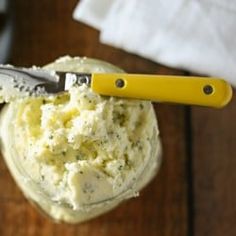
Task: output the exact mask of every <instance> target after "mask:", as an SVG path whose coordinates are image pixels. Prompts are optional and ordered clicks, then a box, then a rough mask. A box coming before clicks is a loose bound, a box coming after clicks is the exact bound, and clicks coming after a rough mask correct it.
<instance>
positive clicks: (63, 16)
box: [0, 0, 236, 236]
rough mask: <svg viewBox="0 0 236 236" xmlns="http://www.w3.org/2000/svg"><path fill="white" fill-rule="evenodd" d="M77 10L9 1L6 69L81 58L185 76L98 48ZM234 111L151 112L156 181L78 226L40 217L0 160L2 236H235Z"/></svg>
mask: <svg viewBox="0 0 236 236" xmlns="http://www.w3.org/2000/svg"><path fill="white" fill-rule="evenodd" d="M77 2H78V1H77V0H68V1H59V0H50V1H48V0H41V1H34V0H33V1H25V0H15V1H14V2H13V3H14V6H13V9H14V12H15V30H14V33H15V34H14V41H13V45H12V54H11V60H10V62H11V63H13V64H15V65H20V66H30V65H33V64H35V65H44V64H47V63H49V62H51V61H53V60H54V59H56V58H57V57H59V56H63V55H67V54H69V55H72V56H84V55H85V56H87V57H93V58H99V59H103V60H106V61H109V62H111V63H113V64H115V65H117V66H120V67H122V68H124V69H125V70H126V71H128V72H136V73H157V74H184V73H185V72H184V71H181V70H175V69H171V68H168V67H165V66H161V65H159V64H156V63H154V62H151V61H149V60H145V59H143V58H141V57H138V56H135V55H133V54H129V53H125V52H124V51H122V50H119V49H115V48H112V47H109V46H105V45H102V44H100V43H99V33H98V32H97V31H96V30H94V29H92V28H89V27H87V26H85V25H83V24H81V23H78V22H76V21H74V20H73V19H72V11H73V9H74V7H75V5H76V3H77ZM144 46H145V45H144ZM235 105H236V99H235V98H234V101H233V102H232V103H231V105H230V106H228V107H227V108H225V109H223V110H213V109H206V108H187V107H184V106H180V105H175V106H174V105H166V104H157V105H155V110H156V113H157V117H158V120H159V126H160V130H161V137H162V143H163V163H162V166H161V169H160V172H159V174H158V175H157V176H156V178H155V179H154V180H153V181H152V182H151V184H150V185H148V186H147V187H146V188H145V189H144V190H143V191H142V192H141V195H140V197H139V198H136V199H133V200H128V201H126V202H124V203H123V204H121V205H120V206H119V207H118V208H116V209H115V210H113V211H111V212H109V213H107V214H105V215H103V216H101V217H98V218H96V219H94V220H91V221H89V222H86V223H83V224H78V225H68V224H55V223H53V222H51V221H50V220H48V219H46V218H45V217H43V216H42V215H41V214H40V213H39V212H38V211H37V210H36V209H35V208H34V207H32V206H31V205H30V204H29V202H28V201H27V200H26V199H25V198H24V197H23V195H22V193H21V192H20V190H19V189H18V187H17V186H16V184H15V183H14V181H13V179H12V177H11V176H10V174H9V172H8V170H7V167H6V165H5V164H4V161H3V160H2V158H0V236H13V235H14V236H15V235H17V236H41V235H58V236H60V235H63V236H67V235H83V236H88V235H89V236H108V235H109V236H110V235H113V236H123V235H124V236H126V235H137V236H138V235H150V236H152V235H158V236H186V235H191V236H192V235H197V236H198V235H199V236H204V235H208V236H211V235H212V236H213V235H214V236H218V235H226V236H234V235H236V226H235V221H236V190H235V187H234V186H235V183H236V174H235V171H234V168H236V159H235V158H234V157H235V150H236V125H235V117H236V110H235Z"/></svg>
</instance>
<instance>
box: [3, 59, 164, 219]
mask: <svg viewBox="0 0 236 236" xmlns="http://www.w3.org/2000/svg"><path fill="white" fill-rule="evenodd" d="M44 69H45V70H56V71H66V72H87V73H110V72H114V73H123V71H122V70H121V69H119V68H117V67H115V66H113V65H111V64H109V63H106V62H103V61H100V60H95V59H88V58H71V57H68V56H67V57H63V58H61V59H58V60H57V61H55V62H54V63H51V64H49V65H47V66H45V67H44ZM104 99H105V98H104ZM117 101H118V102H119V99H117ZM130 102H131V104H132V101H131V100H130ZM142 104H147V107H150V109H151V110H150V109H149V110H150V111H149V112H150V117H151V118H150V119H151V120H152V122H154V123H155V124H154V123H152V124H154V125H153V127H152V128H153V130H152V131H150V132H152V136H151V137H150V138H148V137H147V140H146V141H145V145H146V146H147V147H149V149H148V150H147V152H146V153H149V154H147V155H148V156H147V157H141V158H144V159H143V160H144V161H143V162H142V164H139V166H137V169H135V171H136V170H137V171H136V172H135V175H134V176H132V179H131V178H129V175H128V174H127V176H128V177H127V178H126V177H124V176H125V174H124V173H128V172H129V171H133V172H134V170H133V169H132V168H131V167H129V168H130V170H129V171H127V170H126V172H122V173H123V175H124V176H123V178H126V179H125V181H124V182H125V185H124V187H123V189H122V188H121V189H120V190H119V191H118V190H117V192H116V194H115V195H111V196H110V195H109V194H108V195H105V188H104V189H103V185H101V186H102V187H101V188H100V190H98V191H100V195H99V196H100V197H99V199H98V200H97V201H92V202H89V201H88V203H87V204H84V206H83V207H80V208H76V207H75V206H72V205H70V204H68V203H66V202H63V201H59V200H58V199H55V198H52V197H51V196H50V194H48V192H47V191H45V186H44V187H42V186H43V185H42V183H41V182H40V180H39V179H36V178H34V177H32V176H33V175H34V173H30V172H33V170H34V171H35V172H37V171H38V166H37V165H38V164H37V163H34V165H33V167H32V168H31V167H28V166H27V162H25V161H24V156H23V154H20V152H19V150H18V148H19V147H20V146H22V145H23V146H24V145H25V144H24V142H27V141H26V140H27V137H20V139H21V140H24V141H22V142H23V143H22V144H18V143H16V141H14V140H18V141H17V142H19V140H20V139H15V138H13V137H15V136H16V135H18V133H16V132H15V130H14V128H13V127H14V124H15V123H16V111H17V112H19V105H18V103H17V102H11V103H10V104H8V105H5V106H4V108H3V110H2V111H1V117H0V135H1V143H2V146H1V150H2V153H3V156H4V159H5V161H6V163H7V165H8V167H9V170H10V172H11V174H12V175H13V177H14V179H15V181H16V182H17V184H18V185H19V187H20V188H21V190H22V191H23V193H24V195H25V196H26V197H27V198H28V199H29V200H30V201H31V202H32V203H33V204H34V205H36V206H37V207H38V209H40V210H41V211H42V212H43V213H44V214H46V215H47V216H49V217H50V218H51V219H53V220H54V221H57V222H60V221H62V222H67V223H78V222H82V221H85V220H88V219H91V218H93V217H95V216H98V215H100V214H102V213H105V212H107V211H108V210H111V209H112V208H114V207H115V206H117V205H118V204H119V203H120V202H122V201H123V200H125V199H128V198H130V197H133V196H136V195H137V194H138V191H139V190H141V189H142V188H143V187H145V186H146V185H147V184H148V183H149V182H150V180H151V179H152V178H153V177H154V176H155V174H156V173H157V170H158V168H159V166H160V160H161V145H160V139H159V135H158V128H157V122H156V117H155V115H154V110H153V107H152V105H151V103H150V102H144V103H142ZM142 104H139V106H140V109H143V107H142V106H143V105H142ZM136 105H137V102H135V106H136ZM145 106H146V105H145ZM23 116H24V115H23ZM32 117H34V116H32ZM58 119H59V117H58ZM99 122H101V121H99ZM13 123H14V124H13ZM135 129H136V127H135ZM145 132H146V131H145ZM138 138H140V139H141V137H138ZM139 142H140V141H139V140H138V141H137V142H136V145H137V147H135V146H134V147H133V148H134V149H135V148H136V149H137V148H140V147H139V146H138V145H139ZM146 146H145V147H146ZM17 147H18V148H17ZM101 148H104V147H101ZM137 150H138V149H137ZM139 150H140V151H139V152H142V150H141V149H139ZM31 154H32V153H31ZM31 154H29V155H31ZM45 156H46V154H45ZM32 158H34V157H32ZM40 158H44V157H40ZM111 158H112V157H111ZM145 158H146V159H145ZM84 161H85V162H86V160H82V161H81V163H82V162H83V163H84ZM65 162H67V161H65ZM68 163H71V158H70V159H68ZM68 163H65V166H66V165H67V164H68ZM112 163H113V162H112V161H111V162H110V160H109V164H107V166H108V165H109V166H112ZM134 163H135V160H134ZM126 164H127V163H126ZM126 164H124V168H128V167H127V165H128V164H127V165H126ZM125 165H126V166H125ZM129 165H130V166H132V165H131V164H129ZM133 165H134V166H135V165H136V164H133ZM137 165H138V164H137ZM140 166H142V167H140ZM34 167H35V168H34ZM112 168H113V167H112ZM119 168H120V167H119ZM135 168H136V167H135ZM113 169H114V168H113ZM113 169H112V171H113ZM106 171H108V170H107V169H106ZM80 172H81V171H80ZM63 173H64V172H63ZM108 175H109V174H108ZM44 178H51V176H50V175H48V176H47V175H46V177H45V176H44ZM85 180H86V178H85ZM43 181H44V180H42V182H43ZM104 181H105V180H104ZM109 181H110V180H109ZM76 184H78V185H79V184H81V183H79V182H78V183H76ZM48 188H49V187H48ZM103 191H104V197H103V195H102V194H103ZM109 191H113V190H109ZM109 191H108V192H109Z"/></svg>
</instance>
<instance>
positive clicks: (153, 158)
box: [0, 57, 160, 222]
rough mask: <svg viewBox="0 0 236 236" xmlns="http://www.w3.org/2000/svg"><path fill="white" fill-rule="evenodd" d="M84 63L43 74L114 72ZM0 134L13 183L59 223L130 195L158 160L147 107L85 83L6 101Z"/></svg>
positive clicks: (73, 61)
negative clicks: (40, 95)
mask: <svg viewBox="0 0 236 236" xmlns="http://www.w3.org/2000/svg"><path fill="white" fill-rule="evenodd" d="M88 62H89V59H80V58H70V57H66V58H63V59H60V60H58V61H56V62H55V63H54V64H51V65H49V66H48V67H46V69H47V70H50V69H55V70H58V68H59V69H60V70H66V71H73V72H84V71H85V72H99V71H101V72H110V71H114V67H112V66H111V67H109V66H107V65H106V64H102V63H101V62H100V64H99V62H98V61H93V60H91V61H90V64H89V63H88ZM92 62H93V63H94V64H92V65H91V63H92ZM0 134H1V142H2V150H3V154H4V157H5V159H6V162H7V164H8V166H9V168H10V170H11V172H12V174H13V176H14V178H15V180H16V182H17V183H18V184H19V185H20V187H21V188H22V190H23V192H24V193H25V195H26V196H28V197H29V198H30V199H31V200H32V201H34V202H35V203H36V204H37V205H38V206H40V208H41V209H42V210H43V211H44V212H46V214H48V215H49V216H50V217H51V218H53V219H55V220H59V221H65V222H81V221H84V220H86V219H89V218H91V217H94V216H96V215H99V214H101V213H103V212H105V211H107V210H109V209H110V208H112V207H114V206H115V205H117V204H118V203H119V202H121V201H122V200H123V199H126V198H130V197H132V196H136V195H137V192H138V191H139V190H140V189H141V188H142V187H144V185H146V184H147V182H149V181H150V179H151V178H152V177H153V175H154V174H155V173H156V170H157V167H158V166H159V162H160V142H159V135H158V127H157V121H156V117H155V113H154V110H153V107H152V105H151V103H150V102H147V101H138V100H131V99H120V98H114V97H104V96H100V95H98V94H95V93H94V92H92V90H91V89H90V88H89V87H87V86H86V85H83V86H75V87H72V88H70V89H69V91H68V92H64V93H61V94H57V95H53V96H44V97H27V98H23V99H18V100H16V101H14V102H11V103H10V104H9V105H7V106H6V107H5V108H4V109H3V112H2V115H1V120H0ZM15 162H19V163H18V164H16V163H15ZM31 183H32V185H34V187H32V188H31ZM36 192H37V193H36Z"/></svg>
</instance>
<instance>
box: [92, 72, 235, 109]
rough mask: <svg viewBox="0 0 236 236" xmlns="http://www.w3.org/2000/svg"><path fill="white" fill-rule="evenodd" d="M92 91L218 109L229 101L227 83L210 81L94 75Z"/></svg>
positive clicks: (143, 76)
mask: <svg viewBox="0 0 236 236" xmlns="http://www.w3.org/2000/svg"><path fill="white" fill-rule="evenodd" d="M91 87H92V90H93V91H94V92H97V93H99V94H102V95H108V96H117V97H124V98H136V99H145V100H152V101H158V102H171V103H181V104H189V105H201V106H210V107H218V108H220V107H223V106H225V105H226V104H227V103H228V102H229V101H230V100H231V97H232V88H231V86H230V85H229V84H228V83H227V82H226V81H224V80H222V79H219V78H211V77H190V76H166V75H165V76H164V75H138V74H93V75H92V82H91Z"/></svg>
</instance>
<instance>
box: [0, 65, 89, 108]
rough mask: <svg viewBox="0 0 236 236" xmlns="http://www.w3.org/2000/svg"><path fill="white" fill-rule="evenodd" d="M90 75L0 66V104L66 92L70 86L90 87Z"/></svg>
mask: <svg viewBox="0 0 236 236" xmlns="http://www.w3.org/2000/svg"><path fill="white" fill-rule="evenodd" d="M90 82H91V74H81V73H69V72H58V71H47V70H43V69H41V68H37V67H33V68H17V67H13V66H10V65H7V66H4V65H1V66H0V102H2V103H3V102H9V101H11V100H13V99H16V98H20V97H26V96H43V95H48V94H54V93H59V92H63V91H65V90H68V89H69V88H70V87H71V86H74V85H75V84H77V85H82V84H87V85H90Z"/></svg>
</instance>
